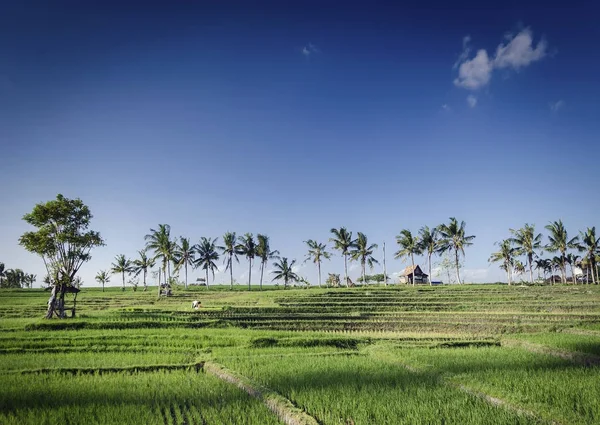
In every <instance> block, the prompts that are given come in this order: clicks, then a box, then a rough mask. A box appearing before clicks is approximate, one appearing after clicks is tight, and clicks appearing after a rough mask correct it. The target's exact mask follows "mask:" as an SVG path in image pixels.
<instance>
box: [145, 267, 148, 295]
mask: <svg viewBox="0 0 600 425" xmlns="http://www.w3.org/2000/svg"><path fill="white" fill-rule="evenodd" d="M146 273H147V272H146V269H144V292H146V291H147V290H148V286H147V285H146Z"/></svg>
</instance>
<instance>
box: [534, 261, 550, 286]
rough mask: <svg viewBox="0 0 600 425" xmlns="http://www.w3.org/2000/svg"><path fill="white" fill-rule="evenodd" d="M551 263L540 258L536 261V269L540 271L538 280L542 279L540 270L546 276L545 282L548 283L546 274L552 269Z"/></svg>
mask: <svg viewBox="0 0 600 425" xmlns="http://www.w3.org/2000/svg"><path fill="white" fill-rule="evenodd" d="M550 266H551V262H550V260H548V259H546V258H539V259H537V260H535V269H536V270H537V271H538V278H539V277H540V270H541V271H542V273H543V274H544V282H545V281H546V272H547V271H548V270H549V269H550Z"/></svg>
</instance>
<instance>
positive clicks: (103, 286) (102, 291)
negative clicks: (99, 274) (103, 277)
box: [102, 281, 104, 292]
mask: <svg viewBox="0 0 600 425" xmlns="http://www.w3.org/2000/svg"><path fill="white" fill-rule="evenodd" d="M102 292H104V281H102Z"/></svg>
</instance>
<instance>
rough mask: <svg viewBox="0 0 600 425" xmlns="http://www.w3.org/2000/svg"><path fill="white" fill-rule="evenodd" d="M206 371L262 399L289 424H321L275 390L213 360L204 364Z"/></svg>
mask: <svg viewBox="0 0 600 425" xmlns="http://www.w3.org/2000/svg"><path fill="white" fill-rule="evenodd" d="M204 371H205V372H206V373H208V374H210V375H213V376H216V377H217V378H219V379H222V380H223V381H226V382H229V383H231V384H234V385H236V386H237V387H239V388H241V389H242V390H244V391H246V392H247V393H248V394H250V395H251V396H252V397H255V398H257V399H259V400H261V401H262V402H263V403H264V404H265V405H266V406H267V407H268V408H269V409H270V410H271V411H272V412H273V413H275V414H276V415H277V416H278V417H279V419H281V420H282V421H283V422H284V423H285V424H287V425H319V422H318V421H317V420H316V419H315V418H313V417H312V416H310V415H309V414H308V413H306V412H304V411H303V410H302V409H300V408H298V407H296V406H295V405H294V404H293V403H292V402H291V401H290V400H288V399H287V398H285V397H283V396H282V395H280V394H278V393H276V392H275V391H273V390H270V389H268V388H265V387H263V386H261V385H259V384H257V383H255V382H252V381H251V380H250V379H249V378H246V377H245V376H242V375H239V374H237V373H235V372H233V371H231V370H228V369H226V368H225V367H223V366H221V365H219V364H217V363H213V362H206V363H205V364H204Z"/></svg>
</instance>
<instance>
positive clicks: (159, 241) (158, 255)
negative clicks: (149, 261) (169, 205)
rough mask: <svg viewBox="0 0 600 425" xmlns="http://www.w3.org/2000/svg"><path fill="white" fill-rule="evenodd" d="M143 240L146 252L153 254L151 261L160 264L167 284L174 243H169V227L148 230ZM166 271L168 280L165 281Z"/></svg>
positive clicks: (166, 225) (163, 225)
mask: <svg viewBox="0 0 600 425" xmlns="http://www.w3.org/2000/svg"><path fill="white" fill-rule="evenodd" d="M144 240H145V241H146V250H150V251H153V253H154V257H153V259H154V260H160V261H161V262H162V269H163V275H164V279H165V283H168V282H169V280H170V278H171V260H172V259H173V248H174V243H173V241H171V226H169V225H168V224H159V225H158V229H156V230H154V229H150V233H149V234H147V235H146V236H144ZM167 269H168V271H169V279H167ZM159 286H160V285H159Z"/></svg>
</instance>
